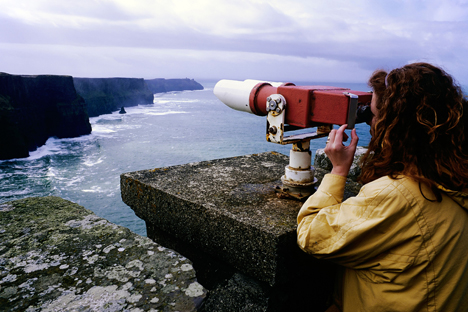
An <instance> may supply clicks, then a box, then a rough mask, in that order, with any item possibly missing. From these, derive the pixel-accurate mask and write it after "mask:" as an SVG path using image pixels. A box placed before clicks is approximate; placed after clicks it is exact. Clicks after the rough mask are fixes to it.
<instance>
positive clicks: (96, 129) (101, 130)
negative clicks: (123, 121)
mask: <svg viewBox="0 0 468 312" xmlns="http://www.w3.org/2000/svg"><path fill="white" fill-rule="evenodd" d="M92 128H93V132H94V133H114V132H116V131H115V130H112V129H110V128H109V127H107V126H102V125H96V124H94V125H92Z"/></svg>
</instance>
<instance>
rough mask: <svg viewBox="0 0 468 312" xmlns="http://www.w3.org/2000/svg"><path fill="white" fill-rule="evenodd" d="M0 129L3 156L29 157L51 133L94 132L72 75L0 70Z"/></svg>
mask: <svg viewBox="0 0 468 312" xmlns="http://www.w3.org/2000/svg"><path fill="white" fill-rule="evenodd" d="M0 133H1V136H0V159H10V158H20V157H28V156H29V151H33V150H35V149H36V148H37V147H39V146H41V145H43V144H44V143H45V142H46V141H47V139H48V138H49V137H52V136H55V137H58V138H72V137H77V136H80V135H85V134H89V133H91V125H90V123H89V119H88V113H87V111H86V106H85V101H84V100H83V98H82V97H81V96H79V95H78V94H77V93H76V91H75V87H74V85H73V78H72V77H70V76H52V75H40V76H17V75H9V74H5V73H0Z"/></svg>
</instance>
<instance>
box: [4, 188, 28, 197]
mask: <svg viewBox="0 0 468 312" xmlns="http://www.w3.org/2000/svg"><path fill="white" fill-rule="evenodd" d="M29 193H31V189H29V188H25V189H24V190H14V191H7V192H0V197H7V196H20V195H27V194H29Z"/></svg>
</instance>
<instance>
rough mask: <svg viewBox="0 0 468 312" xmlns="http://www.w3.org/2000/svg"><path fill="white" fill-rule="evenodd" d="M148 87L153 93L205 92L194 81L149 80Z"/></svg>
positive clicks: (186, 79) (147, 81) (146, 81)
mask: <svg viewBox="0 0 468 312" xmlns="http://www.w3.org/2000/svg"><path fill="white" fill-rule="evenodd" d="M145 83H146V85H147V86H148V88H149V89H150V90H151V92H153V93H162V92H171V91H184V90H203V86H202V85H201V84H199V83H198V82H196V81H195V80H193V79H188V78H185V79H164V78H156V79H147V80H145Z"/></svg>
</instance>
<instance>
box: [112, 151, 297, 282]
mask: <svg viewBox="0 0 468 312" xmlns="http://www.w3.org/2000/svg"><path fill="white" fill-rule="evenodd" d="M288 162H289V160H288V157H287V156H284V155H281V154H278V153H262V154H254V155H247V156H241V157H234V158H226V159H218V160H212V161H204V162H199V163H193V164H186V165H180V166H174V167H168V168H158V169H153V170H143V171H138V172H132V173H126V174H123V175H121V192H122V198H123V201H124V202H125V203H126V204H128V205H129V206H130V207H131V208H132V209H133V210H134V211H135V213H136V214H137V215H138V216H139V217H140V218H142V219H143V220H145V221H146V222H147V225H148V223H149V224H151V226H154V227H156V228H158V229H159V230H161V231H164V232H167V233H170V234H171V235H173V236H174V237H175V238H176V239H180V240H182V241H185V242H187V243H188V244H190V245H193V246H196V247H197V248H200V249H201V250H203V251H204V252H207V253H209V254H211V255H214V256H216V257H217V258H219V259H221V260H223V261H225V262H226V263H229V264H230V265H232V266H233V267H235V268H236V269H238V270H240V271H242V272H244V273H247V274H249V275H251V276H254V277H256V278H258V279H259V280H261V281H264V282H267V283H269V284H270V285H273V284H275V283H277V282H278V281H280V280H281V279H287V277H289V276H291V274H295V273H294V268H293V266H289V269H288V266H287V265H286V264H287V263H285V262H290V261H292V258H291V256H293V255H294V256H296V255H297V253H298V252H300V251H299V249H298V248H297V246H296V244H295V241H296V217H297V212H298V211H299V209H300V207H301V203H300V202H298V201H294V200H285V199H279V198H278V197H277V196H276V194H275V186H277V185H281V180H280V178H281V175H283V174H284V167H285V166H286V165H287V164H288Z"/></svg>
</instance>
